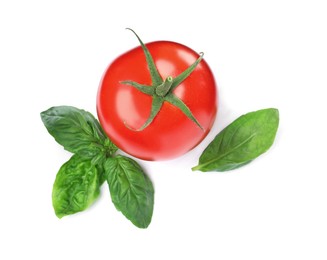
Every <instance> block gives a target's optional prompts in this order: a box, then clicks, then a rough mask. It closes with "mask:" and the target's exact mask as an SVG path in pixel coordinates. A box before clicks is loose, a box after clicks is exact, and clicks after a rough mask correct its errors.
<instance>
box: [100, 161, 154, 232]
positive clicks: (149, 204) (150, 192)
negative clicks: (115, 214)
mask: <svg viewBox="0 0 327 260" xmlns="http://www.w3.org/2000/svg"><path fill="white" fill-rule="evenodd" d="M105 171H106V176H107V182H108V185H109V190H110V195H111V199H112V202H113V203H114V205H115V206H116V208H117V210H119V211H121V212H122V213H123V214H124V215H125V217H126V218H127V219H129V220H130V221H131V222H132V223H133V224H134V225H135V226H137V227H139V228H146V227H148V225H149V224H150V222H151V218H152V213H153V204H154V189H153V186H152V183H151V181H150V179H149V178H148V177H147V176H146V175H145V173H144V172H143V170H142V168H141V167H140V166H139V165H138V164H137V163H136V162H135V161H134V160H132V159H131V158H127V157H124V156H121V155H118V156H116V157H114V158H109V159H107V161H106V163H105Z"/></svg>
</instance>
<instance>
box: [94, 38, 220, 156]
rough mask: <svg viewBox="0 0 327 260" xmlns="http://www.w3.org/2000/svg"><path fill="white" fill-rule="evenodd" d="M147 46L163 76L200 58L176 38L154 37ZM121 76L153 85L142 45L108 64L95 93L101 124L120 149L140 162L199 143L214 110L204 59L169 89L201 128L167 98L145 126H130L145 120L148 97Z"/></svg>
mask: <svg viewBox="0 0 327 260" xmlns="http://www.w3.org/2000/svg"><path fill="white" fill-rule="evenodd" d="M146 46H147V48H148V49H149V51H150V53H151V55H152V57H153V60H154V62H155V65H156V67H157V69H158V71H159V74H160V75H161V77H162V78H163V80H165V79H166V78H167V77H168V76H172V77H173V78H174V77H176V76H177V75H179V74H180V73H182V72H183V71H184V70H185V69H187V68H188V67H189V66H190V65H191V64H193V63H194V62H195V61H196V59H197V58H198V57H199V54H197V53H196V52H194V51H193V50H192V49H190V48H188V47H186V46H184V45H181V44H179V43H175V42H168V41H157V42H152V43H148V44H146ZM124 80H132V81H135V82H138V83H140V84H144V85H152V82H151V77H150V73H149V69H148V66H147V63H146V59H145V55H144V52H143V50H142V48H141V47H137V48H135V49H132V50H130V51H128V52H126V53H125V54H123V55H121V56H119V57H118V58H117V59H115V60H114V61H113V62H112V63H111V64H110V66H109V67H108V68H107V70H106V71H105V73H104V75H103V78H102V81H101V83H100V86H99V90H98V96H97V113H98V117H99V120H100V123H101V125H102V127H103V129H104V131H105V132H106V133H107V135H108V137H109V138H110V139H111V140H112V142H113V143H115V144H116V145H117V147H118V148H120V149H121V150H123V151H124V152H126V153H128V154H130V155H132V156H134V157H137V158H140V159H143V160H167V159H173V158H176V157H178V156H181V155H183V154H185V153H186V152H188V151H189V150H191V149H192V148H194V147H195V146H196V145H198V144H199V143H200V142H201V141H202V140H203V138H204V137H205V136H206V135H207V134H208V132H209V131H210V129H211V127H212V125H213V123H214V120H215V117H216V112H217V88H216V83H215V80H214V76H213V74H212V72H211V70H210V68H209V66H208V64H207V63H206V62H205V60H202V61H201V62H200V63H199V64H198V65H197V67H196V68H195V70H194V71H193V72H192V73H191V75H190V76H189V77H188V78H186V79H185V80H184V81H183V82H182V83H181V84H180V85H179V86H178V87H177V88H176V89H174V91H173V93H174V94H175V95H176V96H178V97H179V98H180V99H181V100H183V102H184V103H185V104H186V105H187V106H188V107H189V109H190V110H191V112H192V113H193V115H194V117H195V118H196V119H197V120H198V121H199V123H200V124H201V126H202V127H203V130H202V129H201V128H199V127H198V126H197V125H196V124H195V123H194V122H193V121H191V120H190V119H189V118H188V117H187V116H185V114H184V113H183V112H181V111H180V109H179V108H177V107H175V106H173V105H171V104H170V103H168V102H164V104H163V106H162V108H161V110H160V112H159V113H158V114H157V116H156V117H155V118H154V120H153V122H152V123H151V124H150V125H149V126H148V127H147V128H145V129H144V130H142V131H135V130H133V129H139V128H140V127H141V126H142V125H143V124H144V123H145V122H146V120H147V119H148V117H149V115H150V111H151V104H152V97H151V96H148V95H146V94H144V93H142V92H140V91H139V90H137V89H136V88H134V87H132V86H129V85H125V84H122V83H121V81H124Z"/></svg>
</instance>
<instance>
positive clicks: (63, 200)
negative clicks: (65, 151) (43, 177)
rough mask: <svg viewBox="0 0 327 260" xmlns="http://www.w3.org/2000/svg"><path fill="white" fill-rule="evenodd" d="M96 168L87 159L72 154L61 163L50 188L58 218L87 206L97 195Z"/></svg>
mask: <svg viewBox="0 0 327 260" xmlns="http://www.w3.org/2000/svg"><path fill="white" fill-rule="evenodd" d="M99 193H100V187H99V177H98V170H97V167H96V166H95V165H93V164H92V163H91V161H90V160H89V159H84V158H82V157H80V156H78V155H73V156H72V157H71V158H70V160H69V161H67V162H66V163H65V164H63V165H62V166H61V168H60V170H59V172H58V174H57V176H56V180H55V182H54V185H53V190H52V204H53V208H54V210H55V213H56V215H57V217H58V218H62V217H64V216H66V215H70V214H74V213H77V212H80V211H83V210H85V209H86V208H88V207H89V206H90V205H91V204H92V203H93V202H94V201H95V200H96V199H97V197H98V196H99Z"/></svg>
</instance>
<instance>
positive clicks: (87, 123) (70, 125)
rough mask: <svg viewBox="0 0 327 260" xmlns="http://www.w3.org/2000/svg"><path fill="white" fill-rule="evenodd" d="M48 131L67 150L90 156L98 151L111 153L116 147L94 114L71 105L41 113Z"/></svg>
mask: <svg viewBox="0 0 327 260" xmlns="http://www.w3.org/2000/svg"><path fill="white" fill-rule="evenodd" d="M41 119H42V121H43V123H44V125H45V127H46V128H47V130H48V132H49V133H50V134H51V135H52V136H53V137H54V138H55V140H56V141H57V142H58V143H59V144H61V145H62V146H64V148H65V149H66V150H67V151H70V152H72V153H77V154H79V155H81V156H83V157H86V158H92V157H94V156H96V155H97V154H98V153H101V152H102V153H106V152H107V151H106V150H108V149H110V152H111V153H114V152H116V151H117V148H115V146H114V145H113V144H112V143H111V142H110V140H109V139H108V138H107V137H106V135H105V133H104V132H103V130H102V128H101V126H100V124H99V122H98V120H97V119H95V118H94V116H93V115H92V114H91V113H89V112H87V111H85V110H82V109H78V108H75V107H71V106H58V107H52V108H50V109H48V110H46V111H43V112H42V113H41Z"/></svg>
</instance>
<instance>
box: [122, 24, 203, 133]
mask: <svg viewBox="0 0 327 260" xmlns="http://www.w3.org/2000/svg"><path fill="white" fill-rule="evenodd" d="M127 29H128V30H130V31H132V32H133V33H134V35H135V36H136V37H137V39H138V41H139V43H140V44H141V47H142V50H143V52H144V54H145V58H146V62H147V65H148V68H149V71H150V76H151V81H152V85H144V84H140V83H138V82H134V81H131V80H124V81H121V82H120V83H121V84H124V85H129V86H132V87H134V88H136V89H137V90H139V91H141V92H142V93H144V94H146V95H149V96H151V97H152V105H151V111H150V116H149V117H148V119H147V120H146V122H145V123H144V124H143V125H142V126H141V127H140V128H138V129H133V128H131V127H130V126H129V125H127V123H126V122H124V123H125V125H126V127H128V128H130V129H131V130H134V131H142V130H144V129H145V128H146V127H148V126H149V125H150V124H151V123H152V121H153V120H154V118H155V117H156V116H157V114H158V113H159V111H160V110H161V107H162V105H163V103H164V102H168V103H170V104H172V105H173V106H175V107H177V108H179V109H180V110H181V111H182V112H183V113H184V114H185V115H186V116H187V117H188V118H189V119H190V120H191V121H193V122H194V123H195V124H196V125H197V126H198V127H200V128H201V130H202V131H204V129H203V127H202V126H201V125H200V123H199V122H198V120H197V119H196V118H195V117H194V115H193V114H192V112H191V110H190V109H189V108H188V106H187V105H186V104H185V103H184V102H183V101H182V100H181V99H180V98H178V97H177V96H176V95H174V94H173V90H174V89H175V88H177V87H178V86H179V85H180V84H181V83H182V82H183V81H184V80H185V79H186V78H187V77H188V76H189V75H190V74H191V73H192V72H193V71H194V69H195V68H196V66H197V65H198V64H199V63H200V62H201V60H202V58H203V52H200V53H199V58H198V59H197V60H196V61H195V62H194V63H193V64H192V65H191V66H190V67H188V68H187V69H186V70H184V71H183V72H182V73H181V74H179V75H178V76H177V77H175V78H173V77H172V76H168V77H167V78H166V79H165V80H163V79H162V77H161V76H160V74H159V72H158V69H157V67H156V65H155V63H154V61H153V58H152V56H151V53H150V52H149V50H148V48H147V47H146V46H145V44H144V43H143V42H142V40H141V39H140V38H139V36H138V35H137V34H136V33H135V32H134V31H133V30H132V29H130V28H127Z"/></svg>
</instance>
